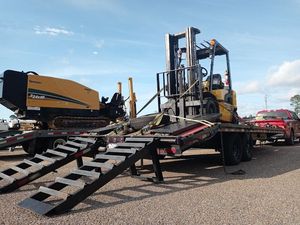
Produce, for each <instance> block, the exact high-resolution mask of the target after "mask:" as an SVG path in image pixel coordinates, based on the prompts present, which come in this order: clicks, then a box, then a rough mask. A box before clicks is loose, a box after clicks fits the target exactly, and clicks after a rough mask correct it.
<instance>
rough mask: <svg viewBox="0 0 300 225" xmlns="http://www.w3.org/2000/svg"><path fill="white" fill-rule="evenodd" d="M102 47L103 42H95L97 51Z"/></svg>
mask: <svg viewBox="0 0 300 225" xmlns="http://www.w3.org/2000/svg"><path fill="white" fill-rule="evenodd" d="M103 45H104V40H97V41H96V42H95V47H96V48H98V49H100V48H102V47H103Z"/></svg>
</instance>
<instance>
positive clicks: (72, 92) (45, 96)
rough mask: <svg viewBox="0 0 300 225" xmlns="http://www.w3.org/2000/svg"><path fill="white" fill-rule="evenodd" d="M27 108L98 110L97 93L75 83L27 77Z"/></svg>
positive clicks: (52, 78) (64, 80) (44, 77)
mask: <svg viewBox="0 0 300 225" xmlns="http://www.w3.org/2000/svg"><path fill="white" fill-rule="evenodd" d="M27 82H28V83H27V102H26V103H27V104H26V105H27V107H44V108H64V109H88V110H99V107H100V106H99V94H98V92H97V91H95V90H92V89H90V88H88V87H86V86H83V85H81V84H79V83H77V82H74V81H71V80H66V79H61V78H54V77H47V76H38V75H28V81H27Z"/></svg>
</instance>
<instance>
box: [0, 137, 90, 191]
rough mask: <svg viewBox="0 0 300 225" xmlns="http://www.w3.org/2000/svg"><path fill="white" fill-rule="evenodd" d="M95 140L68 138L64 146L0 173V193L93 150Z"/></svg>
mask: <svg viewBox="0 0 300 225" xmlns="http://www.w3.org/2000/svg"><path fill="white" fill-rule="evenodd" d="M95 142H96V140H95V139H93V138H86V137H74V138H69V140H68V141H67V142H66V144H65V145H58V146H57V148H55V149H48V150H47V151H46V152H44V153H42V154H36V155H35V156H34V157H33V158H31V159H24V160H23V161H22V162H21V163H19V164H17V165H15V166H12V167H10V168H8V169H5V170H3V171H1V172H0V193H6V192H11V191H14V190H16V189H18V188H19V187H21V186H23V185H25V184H28V183H29V182H31V181H33V180H35V179H38V178H39V177H41V176H44V175H46V174H48V173H50V172H52V171H55V170H56V169H57V168H59V167H61V166H63V165H65V164H67V163H69V162H71V161H73V160H75V159H77V160H81V157H82V155H85V154H87V153H88V152H91V151H92V150H93V145H94V144H95Z"/></svg>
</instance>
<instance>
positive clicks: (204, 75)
mask: <svg viewBox="0 0 300 225" xmlns="http://www.w3.org/2000/svg"><path fill="white" fill-rule="evenodd" d="M201 73H202V76H203V77H206V76H207V74H208V72H207V69H205V68H204V67H201Z"/></svg>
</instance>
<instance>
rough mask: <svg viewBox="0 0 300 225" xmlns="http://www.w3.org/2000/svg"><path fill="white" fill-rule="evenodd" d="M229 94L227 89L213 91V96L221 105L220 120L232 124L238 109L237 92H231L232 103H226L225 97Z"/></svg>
mask: <svg viewBox="0 0 300 225" xmlns="http://www.w3.org/2000/svg"><path fill="white" fill-rule="evenodd" d="M227 93H228V90H227V89H217V90H213V91H212V94H213V95H214V96H215V97H216V99H217V101H218V103H219V112H220V113H221V117H220V120H221V121H223V122H231V121H232V117H233V112H234V110H236V109H237V101H236V92H235V91H233V90H232V91H231V102H230V103H229V102H225V96H226V94H227Z"/></svg>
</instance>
